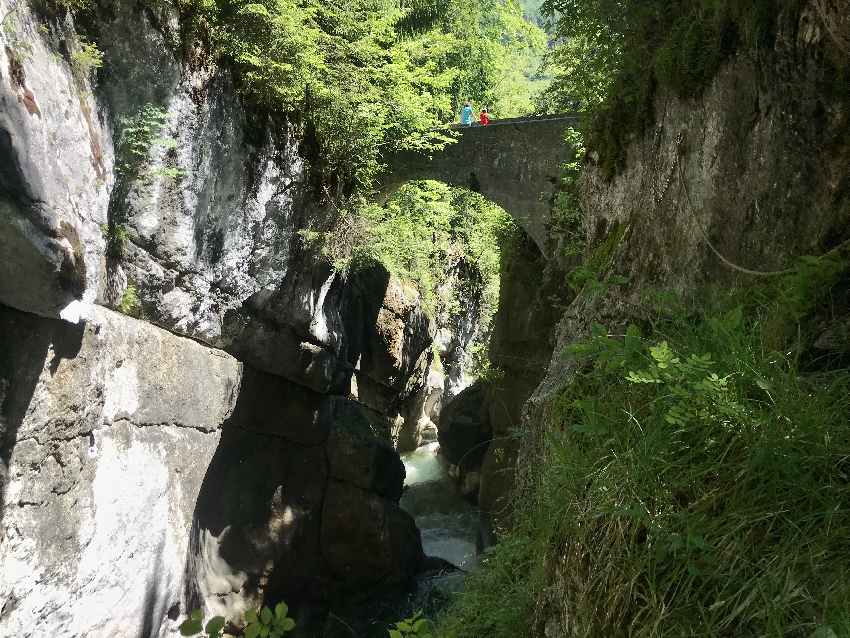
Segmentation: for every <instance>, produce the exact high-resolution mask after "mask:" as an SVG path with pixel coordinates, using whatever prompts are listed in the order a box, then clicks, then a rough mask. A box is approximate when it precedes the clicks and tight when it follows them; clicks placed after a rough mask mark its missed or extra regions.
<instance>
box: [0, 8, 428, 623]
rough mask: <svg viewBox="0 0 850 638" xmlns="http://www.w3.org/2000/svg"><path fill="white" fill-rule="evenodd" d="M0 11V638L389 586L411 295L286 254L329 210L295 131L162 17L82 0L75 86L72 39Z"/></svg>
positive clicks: (315, 602)
mask: <svg viewBox="0 0 850 638" xmlns="http://www.w3.org/2000/svg"><path fill="white" fill-rule="evenodd" d="M13 9H14V10H13ZM0 15H3V16H7V20H6V23H5V24H4V30H3V33H2V35H0V39H2V45H0V105H2V109H0V253H1V254H2V259H0V317H2V319H0V322H2V330H0V439H2V441H0V442H1V443H2V445H0V459H2V474H0V480H2V485H0V487H2V492H3V494H4V500H3V502H2V508H0V516H2V519H1V520H2V538H3V542H2V544H0V607H2V612H1V613H0V633H3V634H4V635H5V634H10V635H11V634H15V635H21V636H40V635H44V634H46V633H51V634H55V635H85V636H92V637H94V636H107V635H127V634H128V632H129V633H134V632H135V633H138V634H139V635H145V636H148V635H151V636H154V635H165V634H167V633H169V632H170V631H173V629H174V627H175V626H176V624H177V622H179V620H180V619H182V618H183V617H185V615H186V614H187V613H188V612H189V611H190V610H191V609H193V608H196V607H204V608H206V611H207V612H208V614H209V613H211V612H214V611H215V612H220V613H223V614H225V615H227V616H229V617H234V618H235V617H238V614H239V613H240V612H241V611H243V610H245V609H247V608H248V607H251V606H254V607H256V606H257V605H259V604H260V603H262V602H263V601H266V602H268V601H272V600H277V599H279V598H280V597H283V598H285V599H286V600H287V602H289V603H291V604H293V605H294V606H296V607H299V606H300V607H301V608H303V609H310V610H313V611H316V610H318V615H317V616H316V619H317V620H316V622H318V623H320V622H321V613H322V610H325V611H326V610H327V609H328V607H332V606H333V605H334V601H335V600H338V599H340V598H341V597H346V596H350V595H351V594H352V592H354V593H357V594H358V595H365V596H368V595H369V594H370V592H373V591H376V590H377V589H378V588H386V587H395V588H401V587H404V586H406V585H407V584H408V582H409V581H410V579H411V578H412V577H413V575H415V573H416V571H417V569H418V568H419V564H420V562H421V560H422V552H421V544H420V541H419V535H418V531H417V530H416V528H415V526H414V525H413V523H412V519H410V517H409V516H407V514H405V513H404V512H402V511H401V510H400V509H399V507H398V499H399V496H400V494H401V488H402V483H403V480H404V469H403V466H402V464H401V462H400V460H399V458H398V455H397V453H396V452H395V451H394V450H393V448H392V445H391V434H392V429H393V424H394V422H395V420H396V419H397V417H398V415H399V414H407V413H408V410H409V408H408V405H409V404H410V403H411V402H415V400H416V396H417V393H418V392H419V391H420V390H421V388H422V387H424V384H425V381H426V378H427V371H428V365H429V363H430V354H429V353H430V345H431V341H432V338H433V333H434V329H433V327H432V325H431V322H430V321H429V319H428V317H427V316H426V315H425V313H424V312H423V310H422V307H421V301H420V299H419V297H418V294H416V293H415V292H412V291H410V290H407V289H406V288H404V286H402V285H401V284H400V283H399V282H397V281H395V280H394V279H392V278H391V277H390V275H389V274H388V273H387V272H386V271H385V270H384V269H383V268H381V267H379V266H376V267H373V268H370V269H366V270H363V271H360V272H358V273H353V274H350V275H346V276H343V275H341V274H339V273H334V272H332V271H331V270H330V269H329V268H328V267H327V266H326V265H324V264H323V263H322V262H321V260H320V259H319V258H318V257H317V256H315V255H312V254H311V253H309V252H308V251H306V250H305V249H304V248H303V246H302V244H301V243H300V241H299V237H298V230H300V229H302V228H306V227H308V226H309V227H316V226H318V227H321V226H322V224H323V223H324V222H325V221H326V219H327V217H328V215H329V213H328V212H327V211H325V210H324V209H323V208H322V207H321V206H320V205H318V204H317V202H316V201H315V198H314V196H313V190H312V186H311V185H310V179H309V166H308V163H307V161H306V160H305V159H304V157H303V156H302V152H303V150H304V149H303V148H302V144H301V141H300V129H299V128H298V127H297V126H296V125H294V124H293V123H291V122H287V121H273V120H272V119H270V118H269V117H267V116H265V115H260V114H257V113H255V112H253V111H251V110H250V109H248V108H246V107H245V106H244V105H243V104H242V103H241V102H240V100H239V99H238V98H237V97H236V93H235V91H234V89H233V87H232V82H231V80H230V78H229V76H228V74H227V72H225V71H223V70H221V69H217V68H214V67H210V66H205V65H203V64H201V63H199V62H198V60H197V59H196V58H195V57H193V56H192V55H190V54H189V53H187V51H185V50H184V49H183V48H182V43H181V41H180V25H179V23H178V21H177V19H176V18H175V16H173V15H172V14H170V13H169V12H167V11H165V10H162V11H154V10H151V9H149V8H142V7H141V6H140V5H139V4H137V3H136V2H130V1H128V0H121V1H119V2H112V3H109V6H108V7H106V6H105V3H104V6H101V8H100V9H98V14H97V17H96V19H95V21H94V24H92V25H89V28H91V29H93V30H94V31H95V32H96V35H97V39H98V43H99V45H100V47H101V49H102V50H103V52H104V54H105V58H104V66H103V68H102V69H100V70H98V71H97V73H96V74H95V73H94V72H93V71H92V70H91V69H89V68H87V67H86V64H84V62H85V56H81V55H80V46H81V45H80V39H79V36H78V34H77V33H76V32H75V30H74V27H73V25H72V24H71V23H70V21H67V22H61V23H60V22H57V21H55V20H53V19H48V18H45V17H43V16H39V15H38V14H36V13H35V12H34V11H32V10H31V8H30V6H29V4H28V3H11V2H8V1H7V0H0ZM95 75H96V76H97V82H96V85H93V82H94V78H95ZM146 127H147V129H149V130H150V131H153V133H152V134H151V135H147V134H141V137H139V135H140V134H139V133H138V131H139V130H142V132H143V133H144V130H145V128H146ZM134 131H136V132H134ZM134 135H135V136H136V137H133V136H134ZM128 145H130V146H133V145H135V146H134V148H135V149H136V151H138V152H135V153H130V152H128ZM305 154H306V153H305ZM107 308H120V310H121V311H122V313H121V314H119V313H116V312H113V311H111V310H108V309H107ZM60 315H61V317H62V318H64V319H67V320H68V322H65V321H61V320H60V319H59V317H60ZM128 315H130V316H128ZM154 324H155V325H154ZM69 601H70V602H69ZM311 613H312V612H311ZM305 618H307V616H305ZM309 627H310V623H309V622H306V621H305V623H304V629H305V630H307V631H309Z"/></svg>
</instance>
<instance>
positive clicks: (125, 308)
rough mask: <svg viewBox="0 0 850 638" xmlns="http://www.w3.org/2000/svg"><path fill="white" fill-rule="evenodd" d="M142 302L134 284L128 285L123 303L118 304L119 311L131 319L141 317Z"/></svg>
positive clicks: (122, 296)
mask: <svg viewBox="0 0 850 638" xmlns="http://www.w3.org/2000/svg"><path fill="white" fill-rule="evenodd" d="M141 310H142V302H141V300H140V299H139V293H138V291H137V290H136V287H135V286H134V285H133V284H127V287H126V288H125V289H124V293H123V294H122V295H121V301H120V302H119V303H118V311H119V312H121V313H123V314H125V315H128V316H130V317H137V318H138V317H139V316H140V315H141Z"/></svg>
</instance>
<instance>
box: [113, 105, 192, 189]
mask: <svg viewBox="0 0 850 638" xmlns="http://www.w3.org/2000/svg"><path fill="white" fill-rule="evenodd" d="M167 122H168V113H167V112H166V111H165V109H163V108H161V107H159V106H156V105H154V104H145V105H144V106H143V107H142V108H140V109H139V110H138V112H137V113H136V114H135V115H133V116H132V117H128V118H124V119H123V120H122V121H121V135H120V140H119V143H118V153H117V155H118V158H117V162H116V164H117V169H118V173H119V174H120V175H121V176H122V177H125V178H127V179H130V180H133V179H135V178H138V177H148V178H150V177H156V176H162V177H167V178H172V179H176V178H178V177H180V176H182V175H183V171H182V170H180V169H179V168H174V167H167V166H161V167H159V168H156V169H154V170H145V165H146V164H147V163H148V162H149V161H150V159H151V152H152V151H153V150H161V151H170V150H174V149H175V148H176V147H177V141H176V140H175V139H173V138H171V137H167V136H166V135H165V127H166V124H167Z"/></svg>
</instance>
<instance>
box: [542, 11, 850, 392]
mask: <svg viewBox="0 0 850 638" xmlns="http://www.w3.org/2000/svg"><path fill="white" fill-rule="evenodd" d="M824 7H826V5H825V4H824V3H806V4H805V5H804V6H803V7H802V8H797V9H794V10H787V11H785V12H783V13H782V14H781V15H780V16H779V17H778V34H777V38H776V44H775V47H774V49H773V50H770V51H760V52H758V53H756V52H741V53H739V54H738V55H736V56H735V57H734V58H733V59H732V60H731V61H730V62H729V63H728V64H727V65H726V66H725V67H724V68H723V69H722V70H721V71H720V73H719V74H718V76H717V77H716V78H715V79H714V81H713V82H712V83H711V85H710V86H709V87H708V88H707V90H706V92H705V94H704V95H703V96H702V97H701V98H700V99H698V100H692V101H687V100H680V99H676V98H674V97H669V96H661V97H659V98H658V99H657V101H656V117H655V121H656V124H655V127H654V128H653V129H652V130H649V131H647V132H646V133H645V134H643V135H642V136H640V137H638V138H636V139H634V140H633V141H632V143H631V144H630V146H629V148H628V161H627V165H626V169H625V171H624V172H623V173H622V174H620V175H617V176H615V177H613V178H611V179H609V178H608V177H607V176H606V175H605V174H604V173H603V171H601V170H600V169H599V168H598V167H597V166H596V164H595V162H594V161H593V158H592V157H591V161H590V162H589V163H588V165H587V166H586V168H585V173H584V178H583V179H584V182H583V209H584V213H585V220H584V226H585V229H586V232H587V239H588V256H589V257H590V258H591V259H592V260H593V261H595V263H598V264H601V273H600V274H601V275H603V276H607V275H608V274H610V273H615V274H617V275H620V276H622V277H625V278H627V279H628V283H626V284H624V285H613V286H610V287H608V289H607V290H606V291H605V292H604V293H603V294H597V293H596V292H594V291H590V290H586V291H585V293H584V294H582V295H580V296H579V297H578V298H577V299H576V300H575V301H574V302H573V303H572V304H571V305H570V307H569V308H568V309H567V311H566V313H565V314H564V316H563V318H562V320H561V324H560V327H559V329H558V346H557V347H556V350H555V356H554V357H553V359H552V363H551V364H550V367H549V372H548V374H547V379H546V380H545V381H544V383H543V385H542V386H541V388H540V389H539V391H538V401H539V400H542V399H544V398H545V396H546V395H547V393H548V392H549V391H551V390H552V389H553V388H555V387H557V386H559V385H560V384H561V383H563V381H564V380H565V379H568V378H569V370H568V361H567V360H566V359H564V358H563V357H560V356H559V353H560V352H561V351H562V350H563V347H565V346H566V345H567V344H569V343H571V342H573V341H574V340H576V339H580V338H581V337H582V336H583V335H586V334H588V331H589V327H590V325H591V324H592V323H594V322H597V323H603V324H605V325H616V324H617V323H622V321H624V320H626V319H628V318H629V317H634V316H640V314H641V311H640V306H641V299H642V296H643V295H644V294H645V293H646V292H649V291H651V290H652V289H661V288H663V289H667V290H671V291H674V292H678V293H681V294H685V295H688V294H689V293H690V292H693V291H697V290H699V289H700V288H703V287H705V286H706V285H708V284H721V285H725V286H731V285H735V284H736V282H743V283H747V282H749V283H752V282H753V281H759V280H760V279H761V278H763V277H765V276H767V277H769V276H772V275H773V274H775V273H777V272H779V271H782V270H784V269H787V268H789V267H791V266H793V265H794V260H795V258H797V257H800V256H804V255H819V254H822V253H824V252H826V251H828V250H830V249H832V248H834V247H836V246H837V245H839V244H840V243H841V242H843V241H845V240H847V239H848V236H850V230H849V229H850V176H848V173H847V162H848V158H850V145H848V137H847V133H848V130H850V106H848V105H849V104H850V96H848V93H847V87H846V79H845V80H842V79H841V78H842V75H841V73H845V74H846V68H847V58H846V51H847V45H846V42H847V39H848V37H850V35H848V33H850V31H849V30H850V25H848V24H847V19H846V15H845V14H844V13H843V12H841V11H839V10H838V8H837V7H833V8H832V9H831V10H830V12H828V13H827V14H823V13H822V11H824V10H825V8H824ZM565 366H566V367H565Z"/></svg>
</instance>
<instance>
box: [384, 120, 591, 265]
mask: <svg viewBox="0 0 850 638" xmlns="http://www.w3.org/2000/svg"><path fill="white" fill-rule="evenodd" d="M578 125H579V116H578V115H575V114H564V115H553V116H545V117H532V118H528V117H526V118H513V119H505V120H495V121H492V122H491V123H490V125H489V126H472V127H460V126H454V127H452V128H453V130H455V131H457V132H458V133H459V134H460V136H459V139H458V140H457V142H455V143H454V144H449V145H448V146H447V147H446V148H445V149H444V150H442V151H434V152H432V153H431V154H430V155H426V154H423V153H418V152H415V151H405V152H400V153H397V154H394V155H392V156H390V157H387V158H385V161H386V163H387V170H386V172H385V175H384V177H383V179H382V180H381V183H380V193H381V196H382V197H383V198H384V199H386V198H387V197H389V196H390V195H391V194H392V193H393V192H395V191H396V190H397V189H398V188H400V187H401V186H402V185H403V184H405V183H407V182H409V181H412V180H418V179H434V180H438V181H441V182H445V183H446V184H451V185H453V186H464V187H467V188H470V189H472V190H474V191H476V192H479V193H481V194H482V195H483V196H484V197H487V198H488V199H490V200H491V201H493V202H495V203H496V204H498V205H499V206H501V207H502V208H504V209H505V210H506V211H507V212H508V213H509V214H510V215H511V216H512V217H513V218H514V219H515V220H516V221H517V223H519V224H520V226H522V228H523V229H524V230H525V231H526V232H527V233H528V234H529V236H530V237H531V238H532V239H533V240H534V242H535V243H536V244H537V246H538V247H539V248H540V250H541V251H542V252H543V254H544V255H545V254H546V247H545V243H546V224H547V222H548V219H549V213H550V208H551V205H552V200H553V198H554V195H555V193H556V191H557V189H558V185H559V182H560V177H561V165H562V164H563V163H564V162H566V161H568V160H569V159H571V158H572V151H571V149H569V148H568V146H567V144H565V143H564V131H565V130H566V129H567V128H568V127H578Z"/></svg>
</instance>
